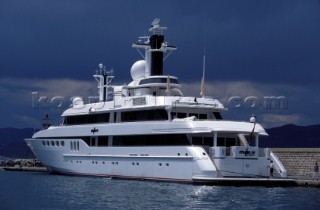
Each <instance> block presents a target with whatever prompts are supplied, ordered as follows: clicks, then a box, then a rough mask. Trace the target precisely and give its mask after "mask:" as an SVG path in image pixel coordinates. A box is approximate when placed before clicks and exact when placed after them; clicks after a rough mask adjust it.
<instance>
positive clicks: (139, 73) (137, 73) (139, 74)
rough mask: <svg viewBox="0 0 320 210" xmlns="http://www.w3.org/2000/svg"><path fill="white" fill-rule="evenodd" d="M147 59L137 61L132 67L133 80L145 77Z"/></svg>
mask: <svg viewBox="0 0 320 210" xmlns="http://www.w3.org/2000/svg"><path fill="white" fill-rule="evenodd" d="M145 69H146V61H145V60H139V61H136V62H135V63H134V64H133V65H132V67H131V71H130V72H131V77H132V79H133V80H137V79H141V78H144V77H145Z"/></svg>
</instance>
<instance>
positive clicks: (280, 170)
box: [270, 150, 287, 178]
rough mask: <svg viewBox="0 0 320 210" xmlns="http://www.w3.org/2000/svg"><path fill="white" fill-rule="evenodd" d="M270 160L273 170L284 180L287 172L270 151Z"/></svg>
mask: <svg viewBox="0 0 320 210" xmlns="http://www.w3.org/2000/svg"><path fill="white" fill-rule="evenodd" d="M270 158H271V160H272V161H273V165H274V167H275V169H276V170H277V171H278V173H279V174H280V176H281V177H282V178H286V177H287V170H286V169H285V168H284V166H283V165H282V163H281V161H280V160H279V158H278V157H277V156H276V155H275V154H274V153H273V152H272V151H271V150H270Z"/></svg>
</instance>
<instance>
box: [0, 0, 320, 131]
mask: <svg viewBox="0 0 320 210" xmlns="http://www.w3.org/2000/svg"><path fill="white" fill-rule="evenodd" d="M156 17H158V18H160V19H161V22H160V23H161V25H164V26H167V27H168V30H167V31H166V33H165V35H166V40H167V41H168V42H169V43H171V44H174V45H176V46H177V47H178V51H177V52H174V54H172V55H171V56H169V57H168V59H166V61H165V69H164V72H165V74H171V75H176V76H178V77H179V78H180V82H181V83H183V84H185V86H186V88H185V90H186V91H187V94H186V95H188V93H189V94H198V93H199V91H198V90H197V91H193V89H192V88H189V89H188V87H192V85H195V86H196V84H197V83H199V82H200V79H201V75H202V59H203V50H204V47H205V49H206V84H207V86H206V88H207V91H206V92H207V93H208V94H209V95H210V94H213V96H214V97H218V98H225V97H226V96H228V97H230V96H233V95H240V96H241V97H243V99H244V98H245V97H247V96H251V95H253V94H256V95H257V97H258V98H259V99H261V101H263V100H262V99H263V97H264V96H270V95H273V96H285V97H286V98H287V99H288V107H287V108H286V109H285V110H265V109H264V108H263V107H262V108H259V109H255V110H248V109H246V108H244V109H242V110H234V109H230V108H231V107H228V108H229V109H230V113H229V114H227V116H229V117H235V118H236V119H239V120H244V119H246V118H247V116H249V115H250V114H252V113H253V112H254V113H257V114H260V115H261V117H260V119H261V120H262V121H263V120H265V122H264V123H265V125H267V126H275V125H281V124H286V123H295V124H315V123H319V121H320V120H319V118H320V114H319V112H318V110H317V109H318V107H319V105H320V96H319V90H320V83H319V76H320V75H319V74H320V73H319V70H320V39H319V37H320V5H319V1H318V0H305V1H301V0H265V1H263V0H261V1H256V0H243V1H238V0H223V1H222V0H220V1H218V0H204V1H195V0H190V1H177V0H176V1H174V0H162V1H153V0H151V1H150V0H132V1H129V0H126V1H125V0H113V1H109V0H94V1H88V0H0V94H1V97H2V98H3V102H2V105H1V106H2V107H3V108H6V109H5V110H4V109H2V111H1V115H2V116H4V117H3V118H2V119H1V120H0V127H7V126H12V127H30V126H36V121H37V120H36V119H37V118H39V115H41V114H42V113H43V110H34V109H32V107H31V92H32V91H39V92H40V95H41V94H42V95H44V94H50V95H51V96H53V95H55V94H59V95H63V94H68V96H69V95H71V94H78V95H81V94H84V95H86V94H92V93H94V94H95V93H96V90H94V89H93V90H92V87H95V86H96V84H95V81H94V80H92V73H93V72H94V70H95V69H96V68H97V64H98V63H100V62H102V63H104V64H105V65H106V66H107V68H113V69H114V71H115V74H116V81H115V82H119V83H120V84H121V83H123V82H126V83H128V82H130V80H131V77H130V74H129V72H130V68H131V65H132V64H133V63H134V62H135V61H136V60H138V59H141V57H140V55H139V54H138V53H137V52H136V50H135V49H132V48H131V44H132V43H133V42H134V41H136V38H137V37H138V36H141V35H149V32H148V28H149V26H150V23H151V22H152V21H153V19H154V18H156ZM204 43H205V44H204ZM91 83H92V86H90V85H89V84H91ZM79 84H82V85H81V86H80V85H79ZM70 86H72V88H70ZM81 87H82V88H83V87H85V88H86V89H85V91H87V92H86V93H83V92H84V91H83V90H82V89H81ZM66 89H67V90H68V91H69V92H68V91H66ZM71 90H72V91H71ZM218 90H219V92H218ZM66 92H67V93H66ZM224 102H225V103H228V100H227V99H225V100H224ZM227 105H228V104H226V106H227ZM229 105H230V104H229ZM244 105H246V104H244ZM49 111H50V110H49ZM61 111H62V110H53V111H52V112H53V114H54V116H55V115H58V113H59V114H61ZM239 114H244V115H246V116H245V117H243V118H242V117H239V116H238V115H239ZM272 119H273V120H272ZM276 120H278V122H275V121H276ZM272 121H274V122H272ZM262 123H263V122H262Z"/></svg>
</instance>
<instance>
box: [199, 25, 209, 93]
mask: <svg viewBox="0 0 320 210" xmlns="http://www.w3.org/2000/svg"><path fill="white" fill-rule="evenodd" d="M204 22H205V20H204ZM206 33H207V30H206V24H205V23H204V38H203V39H204V40H203V64H202V78H201V92H200V95H201V96H202V98H204V95H205V86H204V85H205V84H204V82H205V76H206Z"/></svg>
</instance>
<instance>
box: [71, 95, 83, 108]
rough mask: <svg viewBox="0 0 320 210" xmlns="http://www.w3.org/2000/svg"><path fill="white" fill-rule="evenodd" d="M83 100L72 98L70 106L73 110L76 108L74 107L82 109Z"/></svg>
mask: <svg viewBox="0 0 320 210" xmlns="http://www.w3.org/2000/svg"><path fill="white" fill-rule="evenodd" d="M83 104H84V103H83V99H82V98H81V97H74V98H73V99H72V106H73V107H74V108H76V107H82V106H83Z"/></svg>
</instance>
